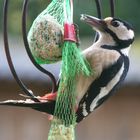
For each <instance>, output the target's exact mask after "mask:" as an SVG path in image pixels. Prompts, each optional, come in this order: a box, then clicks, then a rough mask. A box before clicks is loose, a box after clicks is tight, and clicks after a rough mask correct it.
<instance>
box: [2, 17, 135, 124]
mask: <svg viewBox="0 0 140 140" xmlns="http://www.w3.org/2000/svg"><path fill="white" fill-rule="evenodd" d="M81 20H82V21H83V22H85V23H87V24H89V25H90V26H91V27H92V28H93V29H94V30H95V31H97V32H98V34H99V38H98V40H97V41H96V42H95V43H93V45H92V46H90V47H89V48H87V49H85V50H84V51H83V55H84V57H85V58H86V59H87V61H88V62H89V63H90V65H91V68H92V69H93V70H94V75H93V76H91V77H85V76H83V75H80V76H77V85H76V93H77V99H76V100H77V111H76V115H77V123H79V122H80V121H82V120H83V119H84V118H86V117H87V116H88V115H89V114H90V113H91V112H93V111H94V110H95V109H96V108H97V107H99V106H100V105H101V104H102V103H103V102H104V101H106V100H107V99H108V98H109V97H110V96H111V95H112V94H113V93H114V91H115V90H116V88H118V87H119V85H120V84H121V83H122V82H123V80H124V79H125V77H126V75H127V72H128V69H129V58H128V54H129V50H130V47H131V44H132V43H133V41H134V31H133V28H132V26H131V25H130V24H129V23H127V22H125V21H123V20H120V19H117V18H112V17H108V18H105V19H98V18H95V17H92V16H89V15H84V14H83V15H82V16H81ZM36 98H38V99H39V100H40V102H34V101H32V100H31V99H28V100H26V101H21V100H20V101H14V100H8V101H4V102H0V104H1V105H12V106H23V107H31V108H33V109H36V110H38V111H41V112H46V113H48V114H52V115H53V113H54V108H55V98H56V94H47V95H45V96H43V97H36Z"/></svg>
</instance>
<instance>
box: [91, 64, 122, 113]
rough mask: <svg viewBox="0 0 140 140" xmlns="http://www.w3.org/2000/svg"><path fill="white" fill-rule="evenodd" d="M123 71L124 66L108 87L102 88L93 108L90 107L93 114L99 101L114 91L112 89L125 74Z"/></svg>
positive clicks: (93, 103) (92, 105) (92, 104)
mask: <svg viewBox="0 0 140 140" xmlns="http://www.w3.org/2000/svg"><path fill="white" fill-rule="evenodd" d="M123 71H124V64H123V65H122V67H121V69H120V70H119V71H118V73H117V74H116V76H115V77H114V78H113V79H112V80H111V81H110V82H109V83H108V84H107V86H105V87H102V88H101V90H100V94H99V95H98V96H97V97H96V98H95V99H94V100H93V102H92V103H91V106H90V111H91V112H92V111H93V110H94V109H95V107H96V106H97V105H98V101H99V100H100V99H102V98H103V97H105V96H106V95H107V94H108V93H109V92H110V91H111V90H112V88H113V87H114V86H115V85H116V84H117V83H118V82H119V80H120V78H121V76H122V74H123Z"/></svg>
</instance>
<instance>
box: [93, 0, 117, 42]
mask: <svg viewBox="0 0 140 140" xmlns="http://www.w3.org/2000/svg"><path fill="white" fill-rule="evenodd" d="M95 3H96V9H97V15H98V18H100V19H101V18H102V10H101V1H100V0H95ZM110 12H111V17H114V16H115V2H114V0H110ZM98 38H99V35H98V33H96V35H95V38H94V42H96V41H97V40H98Z"/></svg>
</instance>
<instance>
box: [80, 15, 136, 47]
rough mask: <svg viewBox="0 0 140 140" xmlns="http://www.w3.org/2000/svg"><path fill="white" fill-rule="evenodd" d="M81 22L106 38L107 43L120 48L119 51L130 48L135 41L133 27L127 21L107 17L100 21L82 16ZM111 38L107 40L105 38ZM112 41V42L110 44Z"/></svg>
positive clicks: (88, 16)
mask: <svg viewBox="0 0 140 140" xmlns="http://www.w3.org/2000/svg"><path fill="white" fill-rule="evenodd" d="M81 20H82V21H84V22H85V23H87V24H89V25H90V26H92V28H93V29H94V30H96V31H97V32H98V33H99V35H100V37H102V38H104V39H105V40H104V41H106V42H107V41H108V42H107V43H110V44H111V43H112V44H114V45H115V46H119V48H118V49H125V48H127V47H129V46H130V45H131V44H132V43H133V41H134V30H133V27H132V26H131V25H130V24H129V23H128V22H126V21H123V20H121V19H118V18H113V17H107V18H105V19H98V18H96V17H93V16H90V15H85V14H83V15H81ZM105 36H106V38H107V37H108V38H111V39H110V40H109V39H106V38H105ZM109 41H112V42H109Z"/></svg>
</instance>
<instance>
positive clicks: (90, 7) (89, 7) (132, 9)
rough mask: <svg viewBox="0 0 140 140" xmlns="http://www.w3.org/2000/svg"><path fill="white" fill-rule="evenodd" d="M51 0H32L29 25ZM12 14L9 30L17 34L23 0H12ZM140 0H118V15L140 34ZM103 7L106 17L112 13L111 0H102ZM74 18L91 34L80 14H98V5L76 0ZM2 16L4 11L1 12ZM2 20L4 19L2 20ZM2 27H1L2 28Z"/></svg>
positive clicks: (92, 2)
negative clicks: (81, 20)
mask: <svg viewBox="0 0 140 140" xmlns="http://www.w3.org/2000/svg"><path fill="white" fill-rule="evenodd" d="M50 1H51V0H30V4H29V14H28V26H30V25H31V23H32V21H33V20H34V19H35V17H36V16H37V15H38V14H39V13H40V12H41V11H42V10H43V9H45V8H46V7H47V5H48V3H49V2H50ZM9 2H10V16H9V30H10V32H11V33H12V34H15V35H17V33H19V32H20V30H19V28H17V27H20V21H21V8H22V2H23V1H22V0H10V1H9ZM2 6H3V0H0V9H2ZM139 7H140V1H139V0H134V1H132V0H127V1H126V0H125V1H124V0H116V17H120V18H122V19H125V20H127V21H129V22H130V23H132V24H133V26H134V28H135V32H136V34H138V35H139V34H140V10H139ZM102 9H103V15H104V17H106V16H109V15H110V8H109V0H102ZM74 10H75V11H74V13H75V16H74V20H75V22H76V23H77V24H78V25H79V26H80V34H81V35H89V34H90V33H91V30H90V28H87V29H86V30H84V28H85V27H86V26H85V25H84V24H83V23H81V22H80V20H79V19H80V14H82V13H87V14H91V15H94V16H96V7H95V2H94V0H87V1H86V2H85V1H84V0H75V7H74ZM0 17H2V12H0ZM0 22H2V20H0ZM1 29H2V27H0V30H1Z"/></svg>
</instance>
